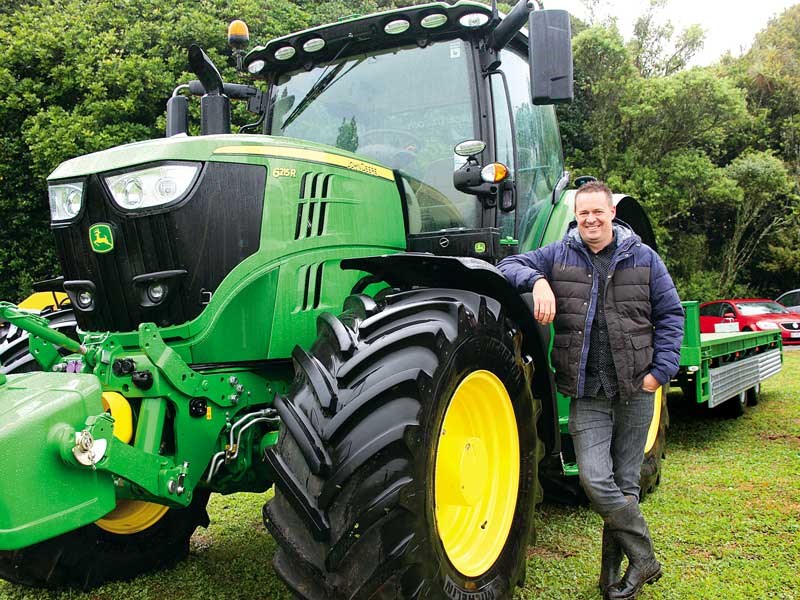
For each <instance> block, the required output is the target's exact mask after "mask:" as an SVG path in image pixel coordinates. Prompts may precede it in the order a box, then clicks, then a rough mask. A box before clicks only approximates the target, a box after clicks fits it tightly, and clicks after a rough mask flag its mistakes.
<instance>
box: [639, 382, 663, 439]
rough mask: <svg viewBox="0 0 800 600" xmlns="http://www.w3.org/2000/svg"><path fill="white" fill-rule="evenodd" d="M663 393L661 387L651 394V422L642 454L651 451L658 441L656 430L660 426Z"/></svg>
mask: <svg viewBox="0 0 800 600" xmlns="http://www.w3.org/2000/svg"><path fill="white" fill-rule="evenodd" d="M663 393H664V386H661V387H660V388H658V389H657V390H656V393H655V394H653V420H652V421H650V429H649V430H648V431H647V441H646V442H645V444H644V453H645V454H647V453H648V452H650V450H652V449H653V446H654V445H655V443H656V440H657V439H658V428H659V426H660V425H661V397H662V395H663Z"/></svg>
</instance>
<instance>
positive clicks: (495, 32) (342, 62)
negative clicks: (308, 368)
mask: <svg viewBox="0 0 800 600" xmlns="http://www.w3.org/2000/svg"><path fill="white" fill-rule="evenodd" d="M529 10H530V9H529V8H528V7H527V6H526V5H525V3H521V5H520V6H519V7H518V8H517V10H515V11H512V13H511V14H510V15H509V16H508V17H507V18H505V19H503V20H501V19H500V18H499V15H498V13H497V10H496V8H490V7H487V6H485V5H482V4H477V3H472V2H459V3H457V4H455V5H452V6H451V5H447V4H444V3H435V4H428V5H421V6H417V7H411V8H407V9H401V10H396V11H388V12H385V13H379V14H376V15H372V16H371V17H367V18H359V19H351V20H345V21H343V22H339V23H335V24H332V25H328V26H324V27H319V28H315V29H311V30H307V31H304V32H300V33H297V34H293V35H289V36H286V37H282V38H279V39H276V40H273V41H271V42H270V43H268V44H267V45H265V46H261V47H257V48H255V49H254V50H253V51H251V52H250V53H249V54H248V55H247V56H246V57H245V59H244V61H243V62H244V68H245V69H246V70H247V71H249V72H250V73H251V74H253V75H255V76H257V77H263V78H265V79H267V80H268V82H269V84H270V96H269V103H268V111H267V114H266V118H265V119H264V133H268V134H271V135H276V136H287V137H292V138H299V139H304V140H311V141H316V142H321V143H324V144H328V145H330V146H335V147H338V148H341V149H343V150H348V151H350V152H354V153H356V154H360V155H362V156H365V157H367V158H370V159H373V160H376V161H378V162H380V163H382V164H385V165H387V166H389V167H391V168H392V169H393V170H394V172H395V175H396V178H397V180H398V185H399V187H400V191H401V195H402V197H403V199H404V202H405V207H404V213H405V215H406V221H407V233H408V246H409V249H410V250H418V251H429V252H434V253H437V254H449V255H474V256H477V257H479V258H486V259H489V260H492V259H496V258H499V257H501V256H502V255H503V254H505V251H515V250H516V249H517V248H518V242H517V239H518V237H519V232H520V231H525V230H526V226H528V225H530V224H531V223H532V221H533V220H534V218H535V217H536V216H537V215H538V213H539V211H540V210H541V208H542V207H544V206H548V205H552V204H553V202H552V199H553V198H554V193H555V190H556V188H557V187H559V182H562V186H561V187H563V186H564V185H565V184H566V181H567V180H566V178H564V177H563V176H564V164H563V158H562V151H561V143H560V138H559V133H558V125H557V122H556V117H555V111H554V108H553V106H552V104H553V103H555V102H562V101H568V100H570V99H571V97H572V87H571V86H572V75H571V68H572V60H571V48H570V33H569V19H568V16H567V14H566V13H565V12H562V11H535V12H532V13H530V15H529V14H528V13H529ZM529 19H530V25H529V27H530V29H531V30H532V31H534V39H535V40H536V43H532V44H529V43H528V36H527V34H526V33H525V32H523V31H522V30H521V27H522V26H523V25H524V24H525V23H526V22H527V21H528V20H529ZM532 75H533V79H532ZM470 140H474V141H479V142H483V144H482V145H479V147H480V148H481V150H480V151H479V152H478V153H477V154H475V155H469V154H468V153H467V154H465V153H464V152H458V151H456V150H455V147H456V146H457V145H458V144H460V143H462V142H465V141H470ZM494 163H499V166H498V167H497V168H495V167H489V166H490V165H492V164H494ZM485 166H487V167H489V168H487V169H485V170H484V167H485ZM454 179H455V181H454ZM562 180H563V181H562ZM501 240H502V242H503V245H504V247H503V248H502V249H501V244H500V242H501ZM531 243H532V242H531Z"/></svg>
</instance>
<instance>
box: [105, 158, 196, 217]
mask: <svg viewBox="0 0 800 600" xmlns="http://www.w3.org/2000/svg"><path fill="white" fill-rule="evenodd" d="M199 172H200V165H199V164H197V163H180V164H164V165H158V166H156V167H149V168H147V169H142V170H140V171H129V172H127V173H118V174H116V175H108V176H106V177H104V178H103V179H104V181H105V182H106V185H107V186H108V189H109V191H110V192H111V196H112V197H113V198H114V202H116V203H117V205H119V206H120V208H124V209H127V210H137V209H138V210H141V209H147V208H153V207H156V206H163V205H165V204H171V203H172V202H175V201H177V200H180V199H181V198H182V197H183V196H184V195H185V194H186V192H188V191H189V188H191V187H192V183H193V182H194V180H195V178H196V177H197V174H198V173H199Z"/></svg>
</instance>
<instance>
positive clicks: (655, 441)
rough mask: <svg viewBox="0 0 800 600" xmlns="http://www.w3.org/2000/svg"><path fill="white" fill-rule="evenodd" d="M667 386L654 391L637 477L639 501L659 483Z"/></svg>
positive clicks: (664, 444)
mask: <svg viewBox="0 0 800 600" xmlns="http://www.w3.org/2000/svg"><path fill="white" fill-rule="evenodd" d="M668 392H669V386H668V385H662V386H661V387H660V388H658V390H656V394H655V398H654V402H655V406H654V407H653V420H652V421H651V423H650V430H649V432H648V434H647V442H646V443H645V447H644V461H643V462H642V470H641V474H640V476H639V488H640V492H639V500H640V501H641V500H644V499H645V497H646V496H647V495H648V494H652V493H653V492H655V491H656V487H658V484H659V483H661V461H662V460H663V459H664V458H665V457H666V455H667V454H666V452H667V427H669V411H668V410H667V394H668Z"/></svg>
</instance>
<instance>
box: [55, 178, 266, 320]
mask: <svg viewBox="0 0 800 600" xmlns="http://www.w3.org/2000/svg"><path fill="white" fill-rule="evenodd" d="M265 180H266V170H265V169H264V167H261V166H256V165H240V164H232V163H208V164H206V165H205V167H204V170H203V173H202V174H201V176H200V178H199V180H198V182H197V183H196V184H195V187H194V189H193V190H192V191H191V193H190V194H189V196H188V197H187V198H186V199H185V200H183V201H182V202H181V203H180V204H178V205H177V206H170V207H169V208H167V209H161V210H160V212H159V211H151V212H146V213H123V212H122V211H120V210H119V209H118V208H116V207H115V206H114V205H112V203H111V199H110V197H109V195H108V192H107V191H106V189H105V186H104V185H103V183H102V181H101V179H100V177H99V176H98V175H92V176H91V177H90V178H89V179H88V181H87V182H86V192H85V197H84V208H83V209H82V213H81V215H80V217H79V219H78V221H77V222H74V223H69V224H66V225H57V226H54V227H53V233H54V235H55V239H56V249H57V251H58V255H59V258H60V260H61V267H62V270H63V273H64V279H65V280H66V281H67V282H69V281H82V282H86V281H88V282H91V284H93V285H94V288H95V295H94V306H93V307H91V309H90V310H88V311H81V310H78V311H76V312H77V320H78V325H79V326H80V328H81V329H83V330H85V331H105V330H108V331H131V330H134V329H136V328H137V327H138V325H139V324H140V323H143V322H154V323H156V324H157V325H159V326H161V327H164V326H168V325H175V324H179V323H184V322H186V321H188V320H190V319H193V318H194V317H196V316H197V315H199V314H200V313H201V312H202V310H203V308H204V306H205V305H206V304H208V301H209V300H210V298H211V296H212V295H213V293H214V291H215V290H216V289H217V286H218V285H219V284H220V282H221V281H222V279H223V278H224V277H225V276H226V275H227V274H228V273H230V271H231V270H232V269H233V268H234V267H235V266H236V265H238V264H239V263H240V262H242V260H244V259H245V258H247V257H248V256H250V255H251V254H253V253H255V252H256V251H257V250H258V246H259V238H260V233H261V218H262V212H263V209H264V184H265ZM95 223H108V224H109V225H110V226H111V230H112V232H113V235H114V250H113V251H111V252H109V253H107V254H97V253H95V252H93V251H92V249H91V247H90V245H89V233H88V231H89V227H90V226H91V225H93V224H95ZM161 272H172V273H177V275H174V277H173V278H172V279H169V280H168V283H167V286H168V292H167V294H166V297H165V299H164V300H163V301H162V302H161V303H160V304H158V305H157V306H147V302H144V303H143V302H142V293H143V291H142V287H141V285H138V286H137V284H135V283H134V278H135V277H137V276H142V275H148V274H152V273H161ZM72 301H73V302H72V303H73V305H75V304H76V302H75V298H72ZM143 304H144V306H143Z"/></svg>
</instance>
